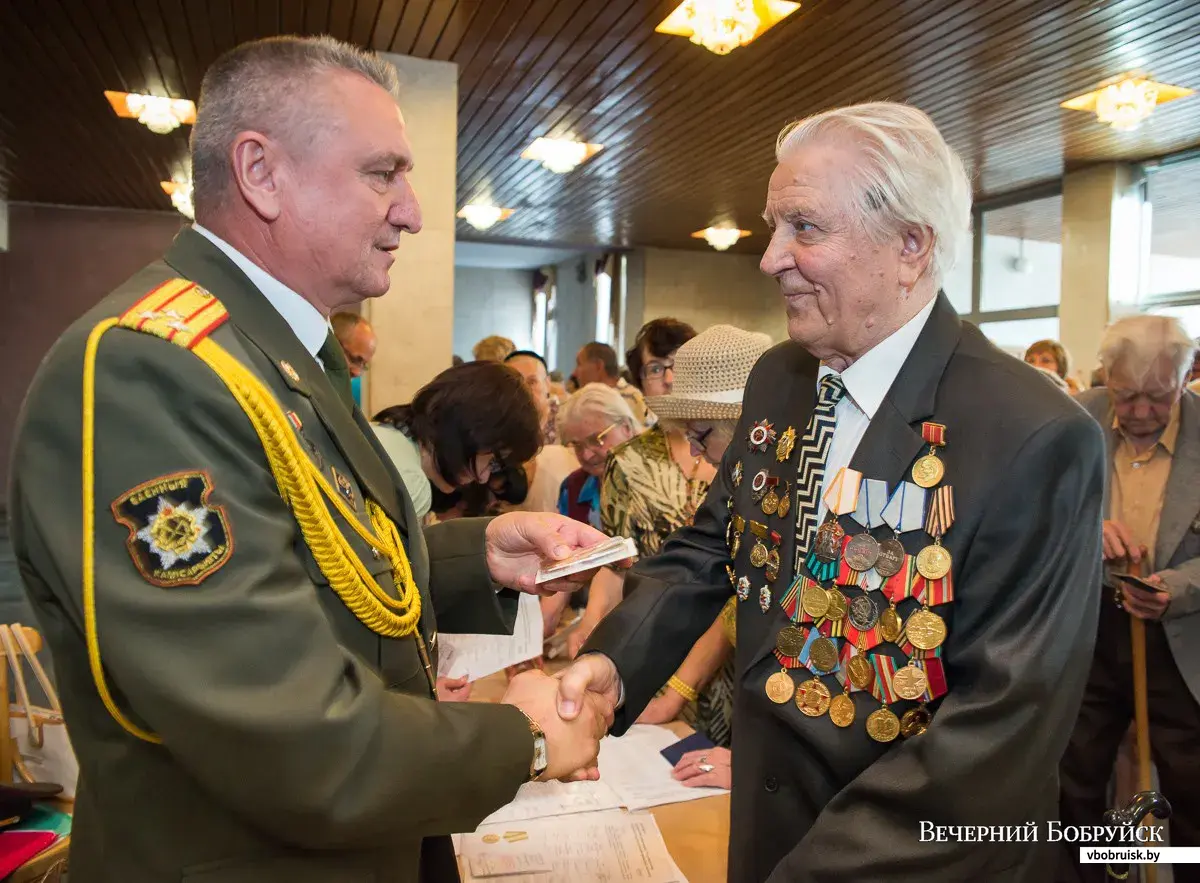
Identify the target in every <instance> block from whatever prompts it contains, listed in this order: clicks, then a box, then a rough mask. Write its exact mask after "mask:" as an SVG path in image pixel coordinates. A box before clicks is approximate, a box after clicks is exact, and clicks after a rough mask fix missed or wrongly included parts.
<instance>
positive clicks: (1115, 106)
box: [1062, 74, 1192, 132]
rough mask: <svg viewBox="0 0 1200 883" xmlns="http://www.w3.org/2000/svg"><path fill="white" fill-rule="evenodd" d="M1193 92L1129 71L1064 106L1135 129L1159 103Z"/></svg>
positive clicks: (1115, 125) (1123, 128)
mask: <svg viewBox="0 0 1200 883" xmlns="http://www.w3.org/2000/svg"><path fill="white" fill-rule="evenodd" d="M1191 94H1192V90H1191V89H1185V88H1183V87H1182V86H1169V85H1167V84H1166V83H1156V82H1154V81H1153V80H1148V79H1146V78H1145V77H1139V76H1137V75H1136V74H1127V75H1125V76H1123V77H1120V78H1118V79H1117V80H1114V81H1111V82H1108V83H1105V84H1102V85H1101V86H1100V87H1099V88H1098V89H1095V90H1093V91H1091V92H1085V93H1084V94H1083V95H1079V96H1076V97H1075V98H1072V99H1070V100H1069V101H1064V102H1063V103H1062V106H1063V107H1065V108H1067V109H1068V110H1082V111H1088V112H1091V113H1095V114H1096V119H1098V120H1099V121H1100V122H1102V123H1107V124H1108V125H1110V126H1112V127H1113V128H1114V129H1116V130H1117V131H1118V132H1132V131H1133V130H1134V129H1136V128H1137V127H1138V126H1139V125H1141V123H1142V120H1144V119H1146V117H1148V116H1150V114H1151V113H1153V111H1154V108H1155V107H1157V106H1158V105H1160V104H1165V103H1166V102H1168V101H1174V100H1175V99H1176V98H1183V97H1185V96H1187V95H1191Z"/></svg>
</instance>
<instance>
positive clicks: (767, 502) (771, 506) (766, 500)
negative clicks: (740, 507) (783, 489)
mask: <svg viewBox="0 0 1200 883" xmlns="http://www.w3.org/2000/svg"><path fill="white" fill-rule="evenodd" d="M759 505H761V506H762V510H763V515H774V514H775V513H776V512H778V511H779V494H777V493H775V488H771V489H770V490H769V491H767V493H766V496H764V497H763V498H762V503H760V504H759Z"/></svg>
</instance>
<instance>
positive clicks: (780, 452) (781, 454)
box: [775, 426, 796, 463]
mask: <svg viewBox="0 0 1200 883" xmlns="http://www.w3.org/2000/svg"><path fill="white" fill-rule="evenodd" d="M795 447H796V430H795V429H793V428H792V427H791V426H789V427H788V428H787V429H785V430H784V431H783V435H781V436H780V437H779V444H778V445H776V446H775V459H776V460H778V461H779V462H780V463H783V462H784V461H785V460H787V458H788V457H790V456H792V450H793V449H795Z"/></svg>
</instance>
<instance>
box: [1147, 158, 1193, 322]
mask: <svg viewBox="0 0 1200 883" xmlns="http://www.w3.org/2000/svg"><path fill="white" fill-rule="evenodd" d="M1146 196H1147V199H1148V201H1149V203H1150V267H1149V272H1148V273H1145V274H1144V275H1143V277H1142V284H1143V291H1142V299H1141V307H1142V309H1143V310H1145V311H1146V312H1148V313H1157V314H1159V315H1163V316H1175V317H1177V318H1179V319H1182V320H1183V324H1184V326H1185V327H1186V328H1187V331H1188V334H1190V335H1191V336H1192V337H1200V209H1198V206H1200V160H1195V159H1194V160H1190V161H1187V162H1179V163H1175V164H1169V165H1164V166H1162V167H1160V168H1158V169H1156V170H1153V171H1151V172H1150V173H1149V175H1148V176H1147V181H1146Z"/></svg>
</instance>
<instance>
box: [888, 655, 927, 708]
mask: <svg viewBox="0 0 1200 883" xmlns="http://www.w3.org/2000/svg"><path fill="white" fill-rule="evenodd" d="M928 687H929V679H928V678H927V677H925V672H923V671H921V669H919V668H917V667H916V666H915V665H913V664H912V661H911V660H910V661H909V663H908V665H906V666H904V668H901V669H899V670H898V671H897V672H896V673H895V674H894V675H892V689H893V690H895V691H896V695H897V696H899V697H900V698H901V699H920V698H921V697H922V696H924V695H925V690H926V689H927V688H928Z"/></svg>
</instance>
